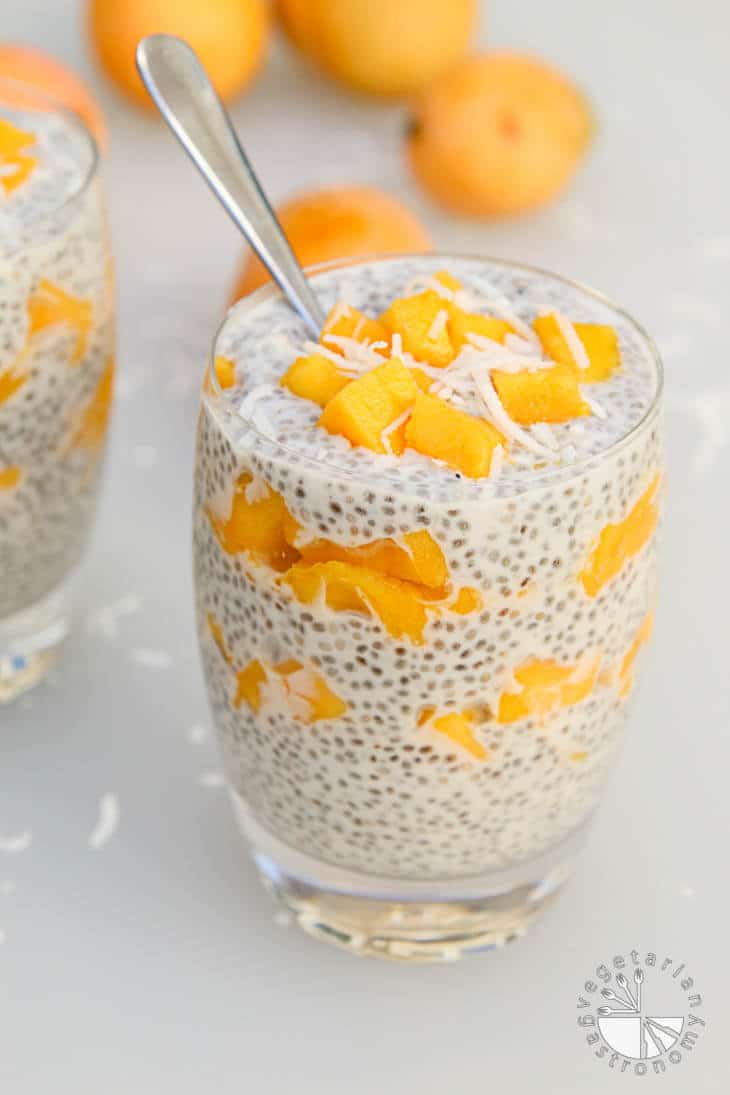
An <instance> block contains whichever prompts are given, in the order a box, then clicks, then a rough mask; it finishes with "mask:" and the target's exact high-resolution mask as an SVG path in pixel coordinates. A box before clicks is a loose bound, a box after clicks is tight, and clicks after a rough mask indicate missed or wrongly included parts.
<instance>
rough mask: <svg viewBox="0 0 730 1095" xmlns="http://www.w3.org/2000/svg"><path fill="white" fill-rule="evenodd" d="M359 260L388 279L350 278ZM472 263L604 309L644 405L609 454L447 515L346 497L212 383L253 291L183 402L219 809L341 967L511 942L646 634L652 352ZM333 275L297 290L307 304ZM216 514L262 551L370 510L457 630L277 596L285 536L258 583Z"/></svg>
mask: <svg viewBox="0 0 730 1095" xmlns="http://www.w3.org/2000/svg"><path fill="white" fill-rule="evenodd" d="M372 261H395V260H393V259H392V258H389V259H383V260H370V261H368V262H362V263H349V264H348V267H349V269H350V271H352V270H353V269H354V270H357V269H358V267H361V268H362V269H363V271H365V270H366V269H367V268H368V267H369V266H370V265H371V262H372ZM424 261H425V260H424ZM429 261H431V260H429ZM460 261H472V262H478V261H479V260H477V259H474V258H473V257H472V258H471V259H470V260H465V259H463V258H460V257H459V256H449V255H442V256H438V258H437V260H436V262H437V263H438V265H440V266H441V267H443V268H445V269H447V270H451V269H452V267H453V265H454V263H457V262H460ZM484 261H485V262H486V261H487V260H484ZM489 261H490V262H491V263H492V265H493V266H494V265H496V266H501V267H502V268H503V269H505V270H509V271H513V272H515V273H516V274H519V275H520V276H524V278H525V279H526V280H527V279H543V280H544V284H545V285H546V286H547V287H548V288H550V287H553V288H555V290H556V292H558V291H559V290H560V289H561V287H566V286H567V287H569V289H570V291H571V292H573V293H578V294H579V295H581V296H582V298H583V299H584V300H590V301H591V302H593V303H594V304H595V302H600V306H601V308H603V309H604V314H606V315H607V316H610V319H608V320H607V321H608V322H613V323H614V324H615V325H616V326H617V328H619V330H620V331H621V332H622V335H623V336H624V337H627V338H630V339H631V340H632V341H633V344H634V345H637V346H640V347H641V348H642V352H643V351H644V350H645V352H646V356H647V361H648V363H649V364H648V368H649V369H650V370H651V372H652V378H653V384H654V393H655V394H654V398H653V401H652V403H651V406H650V408H649V409H648V411H647V413H646V414H645V415H644V417H643V419H642V420H641V421H640V422H639V424H638V425H636V426H634V427H633V428H632V429H631V430H630V432H628V433H627V434H626V436H624V437H623V438H622V439H621V440H620V441H619V442H618V443H615V444H613V445H612V446H611V447H609V448H608V449H606V450H605V451H603V452H600V453H598V454H597V455H595V456H589V457H586V458H585V459H583V460H582V461H580V462H578V463H576V464H573V465H569V466H568V467H567V468H566V467H562V468H559V469H557V470H555V469H547V470H545V471H544V472H542V473H539V474H536V475H535V476H534V478H533V480H532V481H531V483H530V485H529V487H528V488H527V489H525V490H523V491H521V492H520V493H518V494H513V495H511V496H507V497H502V498H500V497H494V496H492V495H490V494H489V493H488V492H487V493H486V494H485V497H484V498H483V499H481V500H480V499H477V500H476V501H475V500H474V496H473V495H470V496H469V498H470V500H469V501H466V500H462V499H460V498H459V497H458V496H456V497H452V498H447V499H445V498H444V497H437V496H435V495H434V494H433V493H432V492H431V491H430V489H429V484H428V482H427V481H426V482H424V483H421V484H420V485H419V487H418V489H417V490H416V489H413V487H412V486H411V487H410V488H408V489H406V487H405V486H404V485H402V484H399V483H398V482H397V481H395V482H394V481H393V480H392V479H390V480H383V481H380V480H379V478H377V477H376V476H375V475H372V476H370V477H369V479H368V480H367V481H364V480H363V478H362V477H360V478H358V476H357V475H353V474H352V473H350V474H348V473H347V472H346V471H344V470H343V469H342V468H338V467H335V466H330V465H326V464H323V463H321V462H318V461H316V460H307V459H303V458H302V456H301V454H300V453H296V452H294V451H293V450H289V448H288V446H287V443H286V439H278V440H272V439H271V437H270V436H267V434H266V433H265V432H262V431H261V430H260V428H259V425H258V424H257V423H256V420H255V418H254V420H253V421H252V420H251V419H244V418H242V417H241V415H240V413H239V410H238V407H237V403H236V400H235V399H233V398H231V392H230V391H229V390H227V385H228V384H229V383H230V375H227V376H220V377H219V375H218V373H219V370H221V362H222V361H224V359H225V358H226V357H227V356H228V357H230V356H231V355H233V354H235V355H236V356H238V357H239V360H243V361H244V362H245V354H246V343H245V341H244V340H243V339H242V338H241V336H240V335H239V336H237V341H236V339H235V338H233V336H231V337H229V332H230V331H231V325H232V319H236V321H238V320H239V319H240V318H241V317H242V316H244V314H248V313H249V312H250V314H252V315H253V312H254V310H255V309H257V308H258V307H259V306H260V305H262V304H263V303H265V302H266V301H267V300H269V299H270V298H271V297H272V296H273V295H277V294H278V290H276V289H275V288H273V287H271V286H268V287H265V288H262V289H260V290H258V291H257V292H256V293H254V294H252V295H251V296H249V297H248V298H245V299H244V300H243V301H241V302H239V304H238V305H236V307H235V309H233V310H232V311H231V312H230V313H229V315H228V317H227V319H226V321H225V322H224V324H223V326H222V327H221V329H220V330H219V332H218V335H217V337H216V339H215V342H214V345H213V350H212V356H211V361H210V364H209V367H208V372H207V375H206V379H205V382H204V385H203V392H202V398H201V409H200V417H199V426H198V444H197V458H196V475H195V501H194V518H193V521H194V569H195V583H196V601H197V619H198V628H199V642H200V650H201V656H202V663H203V668H204V673H205V679H206V683H207V688H208V693H209V698H210V703H211V707H212V711H213V715H214V719H215V723H216V726H217V731H218V734H219V738H220V743H221V747H222V752H223V756H224V762H225V768H226V774H227V780H228V785H229V789H230V794H231V798H232V800H233V803H234V808H235V811H236V814H237V817H238V819H239V822H240V825H241V828H242V831H243V833H244V835H245V837H246V839H247V840H248V842H249V844H250V847H251V849H252V852H253V856H254V859H255V862H256V864H257V866H258V869H259V871H260V874H261V876H262V879H263V881H264V883H265V884H266V886H267V887H268V888H269V889H270V890H271V891H272V892H273V893H274V894H275V895H276V897H277V898H278V899H279V900H280V901H281V902H282V903H283V904H284V905H285V906H286V908H288V909H289V910H290V911H291V912H292V913H293V914H294V916H295V917H296V919H297V921H298V922H299V923H300V924H301V925H302V926H303V927H304V928H305V929H306V930H308V931H310V932H311V933H313V934H315V935H317V936H318V937H320V938H322V939H325V940H328V941H330V942H334V943H338V944H340V945H341V946H344V947H346V948H349V949H351V950H353V951H357V952H358V953H361V954H362V953H364V954H372V955H378V956H382V957H391V958H398V959H407V960H424V959H452V958H454V957H457V956H459V955H461V954H463V953H467V952H474V951H481V950H488V949H491V948H493V947H495V946H498V945H500V944H502V943H504V942H506V941H509V940H511V939H513V938H515V937H517V936H519V935H521V934H522V933H523V932H524V930H525V928H526V927H527V926H528V924H529V923H530V922H531V921H532V919H533V918H534V917H535V916H536V915H537V914H538V913H539V911H540V910H541V909H542V908H543V907H544V905H545V904H546V902H548V901H549V900H550V899H551V898H552V897H553V896H554V894H555V893H556V892H557V890H558V889H559V888H560V886H561V885H562V883H563V882H564V881H565V880H566V878H567V877H568V876H569V874H570V872H571V870H572V868H573V864H574V860H575V857H576V853H577V851H578V849H579V848H580V845H581V843H582V841H583V838H584V836H585V832H586V829H587V826H588V823H589V821H590V818H591V815H592V814H593V812H594V810H595V808H596V806H597V804H598V801H599V798H600V796H601V793H602V789H603V786H604V782H605V779H606V776H607V774H608V771H609V769H610V767H611V764H612V762H613V760H614V757H615V754H616V749H617V747H618V745H619V743H620V740H621V737H622V734H623V729H624V725H625V716H626V707H627V701H628V698H629V695H630V693H631V690H632V685H633V680H634V676H635V673H636V669H637V665H638V660H639V659H640V657H641V652H642V650H643V647H644V646H645V643H646V641H647V639H648V637H649V633H650V628H651V619H652V612H653V603H654V596H655V587H656V556H657V551H656V537H655V534H654V531H653V530H654V527H655V524H656V521H657V518H658V509H659V505H660V498H661V479H662V431H661V418H660V401H661V388H662V370H661V364H660V361H659V359H658V356H657V354H656V350H655V348H654V347H653V345H652V344H651V342H650V341H649V339H648V337H647V336H646V335H645V333H644V332H643V331H642V330H641V329H640V328H639V327H638V326H637V325H636V324H635V322H634V321H633V320H632V319H631V318H630V317H629V316H628V315H626V314H625V313H624V312H622V311H621V310H620V309H618V308H614V307H613V306H612V305H610V303H609V302H608V301H605V300H604V298H601V297H599V296H598V295H597V294H593V293H591V292H590V291H589V290H587V289H583V288H582V287H580V286H577V285H574V284H573V283H570V282H567V281H565V280H564V279H561V278H558V277H555V276H554V275H551V274H548V273H545V272H542V271H537V270H534V269H531V268H528V267H518V266H516V265H514V264H507V263H504V264H500V263H496V264H495V263H494V262H493V261H492V260H489ZM336 265H337V264H328V266H326V267H321V268H318V269H317V270H316V271H312V276H313V278H314V285H315V289H316V287H317V280H318V278H320V277H322V276H324V275H325V274H326V272H327V271H329V270H331V269H332V268H333V266H336ZM455 272H456V273H457V275H458V273H459V270H458V269H456V271H455ZM224 367H225V366H224ZM244 367H245V366H244ZM239 402H240V401H239ZM252 476H253V478H251V477H252ZM262 481H263V482H264V488H263V489H262V487H261V483H262ZM251 483H254V484H255V487H254V489H253V491H252V492H250V493H249V495H248V496H247V501H246V506H245V507H243V508H242V509H241V510H240V513H238V511H237V510H236V506H237V501H236V499H237V498H239V497H240V495H241V492H243V495H244V496H246V489H247V487H250V485H251ZM464 497H465V498H466V495H465V496H464ZM256 501H259V502H261V503H262V505H263V507H264V508H261V509H259V510H256V509H251V508H250V503H252V502H256ZM266 506H269V510H268V511H266V512H265V511H264V510H265V507H266ZM277 507H278V509H277ZM234 510H236V512H237V514H238V516H240V515H241V514H248V517H246V518H244V519H247V520H255V522H256V526H257V527H256V530H255V531H256V535H258V536H267V535H269V534H270V532H271V526H270V519H271V518H272V517H275V518H276V519H277V520H279V519H280V518H281V515H282V513H283V514H284V515H285V517H290V516H291V515H292V514H293V515H294V516H295V519H296V521H297V522H298V523H299V524H300V525H305V526H306V525H307V524H308V523H309V524H310V525H311V526H314V527H315V528H316V527H318V528H319V530H320V531H319V535H324V534H326V530H328V529H330V528H331V526H332V523H333V521H339V520H340V519H341V518H342V517H343V515H344V517H345V521H346V523H347V521H350V522H352V524H353V526H357V525H358V524H360V525H361V523H362V521H365V520H366V518H367V515H368V514H369V513H376V512H377V513H378V514H380V513H385V514H390V515H392V521H393V531H394V535H398V534H401V535H405V534H407V530H423V529H426V530H428V531H429V532H430V533H431V534H432V536H433V537H434V538H435V539H436V540H437V542H438V544H439V546H440V547H441V549H442V551H443V554H444V556H445V558H446V562H447V564H448V566H449V570H450V572H451V573H452V574H453V575H455V574H457V573H458V575H459V580H458V583H457V582H456V581H454V585H453V588H452V590H451V596H452V597H453V595H454V594H456V592H457V591H456V585H457V584H458V586H459V587H460V594H459V597H460V598H462V599H461V601H460V608H461V611H460V612H459V611H456V610H452V611H450V612H446V611H442V612H440V613H438V614H434V615H433V616H431V615H430V613H429V619H430V622H429V624H428V625H427V627H426V629H425V631H424V632H423V641H421V642H414V641H411V639H409V637H408V636H407V635H401V636H400V637H397V638H395V637H393V635H392V634H390V633H389V630H388V629H387V628H386V627H384V626H383V623H382V622H381V620H380V619H377V618H374V616H373V615H368V614H367V613H363V612H361V611H334V610H333V609H331V608H330V607H328V604H327V603H326V602H324V601H322V600H320V602H319V603H318V604H315V605H313V604H308V603H303V602H302V601H301V600H299V599H297V597H295V596H292V593H291V588H290V587H289V586H288V585H287V583H286V581H283V580H282V573H283V572H284V571H285V569H286V568H287V567H288V566H290V565H292V563H293V562H294V561H295V560H296V555H297V552H296V550H294V549H291V548H290V547H289V545H290V544H291V543H296V542H297V541H296V539H295V540H294V541H292V540H291V539H290V538H289V539H288V540H287V543H284V544H282V554H281V565H277V566H276V567H275V568H272V567H268V568H267V567H266V566H262V565H260V564H257V563H255V561H254V560H253V558H252V557H251V556H250V554H247V553H246V552H236V551H232V550H231V548H230V544H228V545H226V543H225V536H222V535H221V527H222V526H221V525H220V521H221V520H225V519H226V518H227V517H230V516H231V515H232V514H233V513H234ZM277 513H278V517H277ZM216 514H218V516H216ZM253 514H255V515H256V516H255V518H254V517H253V516H252V515H253ZM333 515H334V516H333ZM236 519H238V517H237V518H236ZM217 523H218V527H216V525H217ZM267 529H268V530H269V531H268V532H267ZM321 530H325V532H322V531H321ZM607 530H608V531H607ZM354 531H356V530H354ZM330 535H331V533H330ZM642 536H643V538H644V539H643V542H642V543H641V547H640V549H637V542H638V541H641V540H642ZM362 540H363V538H362V536H360V538H359V539H358V537H357V536H355V541H356V542H357V543H358V544H359V543H362ZM350 546H352V544H350ZM622 552H623V553H624V556H625V557H624V556H622V554H621V553H622ZM622 559H623V561H622ZM616 561H618V564H619V565H618V566H616V565H615V564H616ZM457 599H458V598H457ZM451 603H453V601H452V602H451ZM262 689H264V690H265V691H262ZM495 689H496V691H495ZM315 709H317V710H318V711H319V714H320V715H321V714H322V712H323V711H325V712H326V714H327V716H328V717H327V718H326V719H325V718H322V719H319V720H318V718H317V713H316V710H315ZM439 720H441V721H440V722H439ZM444 720H445V721H444Z"/></svg>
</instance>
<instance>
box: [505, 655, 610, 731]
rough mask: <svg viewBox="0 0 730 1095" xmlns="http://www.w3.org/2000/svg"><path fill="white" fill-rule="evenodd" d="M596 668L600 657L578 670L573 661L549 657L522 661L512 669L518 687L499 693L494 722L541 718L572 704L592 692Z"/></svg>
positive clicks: (596, 674)
mask: <svg viewBox="0 0 730 1095" xmlns="http://www.w3.org/2000/svg"><path fill="white" fill-rule="evenodd" d="M599 670H600V659H599V658H595V659H593V661H592V662H590V663H589V664H588V665H587V666H586V667H585V668H584V669H583V671H582V672H580V673H579V672H578V667H576V666H574V665H560V664H559V663H558V662H555V661H552V660H547V661H538V660H536V659H535V660H532V661H528V662H525V663H524V664H523V665H521V666H519V667H518V668H517V669H516V670H515V672H514V677H515V682H516V684H517V686H518V690H516V691H514V692H509V691H508V692H504V693H503V694H502V696H501V697H500V700H499V708H498V711H497V722H499V723H503V724H507V723H512V722H519V721H520V720H521V719H529V718H534V717H535V718H540V719H541V718H545V716H546V715H549V714H550V713H551V712H553V711H558V710H561V709H563V708H566V707H573V706H574V705H575V704H577V703H580V702H581V701H582V700H584V699H586V698H587V697H588V696H589V695H590V694H591V692H592V691H593V689H594V687H595V685H596V681H597V680H598V674H599Z"/></svg>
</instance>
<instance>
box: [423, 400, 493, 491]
mask: <svg viewBox="0 0 730 1095" xmlns="http://www.w3.org/2000/svg"><path fill="white" fill-rule="evenodd" d="M405 436H406V444H407V445H408V446H409V448H412V449H416V451H417V452H421V453H423V454H424V456H432V457H433V458H434V459H435V460H443V462H444V463H445V464H448V466H449V467H450V468H455V469H456V470H457V471H460V472H462V474H463V475H467V476H469V477H470V478H473V479H476V478H479V477H480V476H485V475H489V468H490V466H491V463H492V453H493V452H494V450H495V448H496V447H497V445H500V444H501V443H502V440H503V438H502V435H501V434H500V433H498V431H497V430H495V428H494V426H491V425H490V424H489V423H488V422H483V421H481V419H478V418H474V417H473V416H472V415H470V414H466V412H465V411H460V410H458V409H457V408H456V407H452V406H450V405H449V404H448V403H446V402H445V401H444V400H443V399H439V398H438V397H437V396H435V395H426V394H424V393H423V392H421V393H420V394H419V395H418V398H417V399H416V402H415V405H414V407H413V413H412V415H411V417H410V418H409V420H408V423H407V425H406V431H405Z"/></svg>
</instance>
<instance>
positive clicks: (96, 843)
mask: <svg viewBox="0 0 730 1095" xmlns="http://www.w3.org/2000/svg"><path fill="white" fill-rule="evenodd" d="M120 816H121V811H120V809H119V799H118V798H117V796H116V795H115V794H114V792H113V791H107V793H106V794H104V795H102V796H101V798H100V799H99V815H98V818H97V822H96V825H95V826H94V828H93V829H92V831H91V833H90V834H89V847H90V848H92V849H93V850H94V851H98V849H99V848H103V846H104V845H105V844H106V843H107V841H109V840H111V838H112V837H113V836H114V834H115V833H116V831H117V829H118V828H119V819H120Z"/></svg>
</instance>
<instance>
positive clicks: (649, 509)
mask: <svg viewBox="0 0 730 1095" xmlns="http://www.w3.org/2000/svg"><path fill="white" fill-rule="evenodd" d="M658 489H659V476H658V475H656V476H655V477H654V479H653V480H652V481H651V483H650V484H649V486H648V487H647V489H646V490H645V491H644V493H643V494H642V495H641V497H640V498H639V500H638V502H636V503H635V505H634V506H632V508H631V509H630V510H629V512H628V513H627V514H626V516H625V517H624V519H623V521H619V522H618V524H615V525H613V524H609V525H606V526H605V527H604V528H603V530H602V531H601V535H600V536H599V538H598V543H597V544H596V546H595V547H594V548H593V551H592V552H591V554H590V556H589V558H588V562H587V563H586V565H585V567H584V568H583V570H582V571H581V572H580V574H579V575H578V577H579V579H580V581H581V582H582V584H583V588H584V590H585V591H586V593H587V594H588V596H589V597H597V596H598V594H599V593H600V592H601V590H602V589H603V587H604V586H605V585H607V584H608V582H610V581H611V580H612V579H613V578H615V577H616V575H617V574H618V573H619V572H620V571H621V569H622V567H623V566H624V563H626V562H628V560H629V559H633V558H634V556H635V555H638V554H639V552H640V551H641V550H642V548H643V547H644V546H645V545H646V544H647V543H648V542H649V540H650V539H651V537H652V534H653V532H654V529H655V528H656V524H657V521H658V519H659V510H658V508H657V505H656V502H655V496H656V493H657V490H658Z"/></svg>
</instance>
